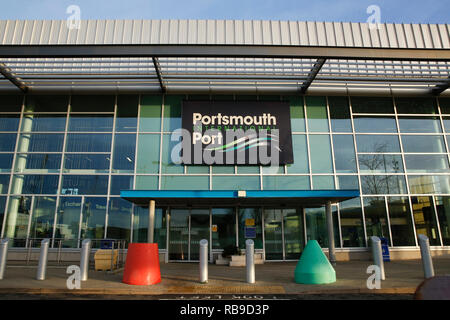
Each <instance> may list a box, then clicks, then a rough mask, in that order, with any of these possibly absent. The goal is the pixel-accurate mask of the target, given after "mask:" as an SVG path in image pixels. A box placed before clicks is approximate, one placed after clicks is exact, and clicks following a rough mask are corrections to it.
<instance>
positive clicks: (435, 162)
mask: <svg viewBox="0 0 450 320" xmlns="http://www.w3.org/2000/svg"><path fill="white" fill-rule="evenodd" d="M405 163H406V171H407V172H427V173H432V172H449V169H450V168H449V164H448V157H447V155H441V154H436V155H435V154H427V155H423V154H414V155H405Z"/></svg>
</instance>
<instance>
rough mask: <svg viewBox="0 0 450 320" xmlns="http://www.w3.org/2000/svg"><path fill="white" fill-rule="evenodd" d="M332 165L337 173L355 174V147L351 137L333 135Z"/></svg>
mask: <svg viewBox="0 0 450 320" xmlns="http://www.w3.org/2000/svg"><path fill="white" fill-rule="evenodd" d="M333 150H334V163H335V167H336V172H337V173H353V172H356V158H355V147H354V145H353V136H351V135H341V134H339V135H337V134H335V135H333Z"/></svg>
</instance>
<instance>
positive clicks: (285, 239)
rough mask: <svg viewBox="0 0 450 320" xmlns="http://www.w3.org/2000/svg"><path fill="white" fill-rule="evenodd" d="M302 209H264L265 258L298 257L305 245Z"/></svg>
mask: <svg viewBox="0 0 450 320" xmlns="http://www.w3.org/2000/svg"><path fill="white" fill-rule="evenodd" d="M302 211H303V210H302V209H269V208H265V209H264V252H265V259H266V260H292V259H298V258H300V255H301V253H302V251H303V247H304V246H305V241H304V239H305V238H304V234H303V230H304V228H303V213H302Z"/></svg>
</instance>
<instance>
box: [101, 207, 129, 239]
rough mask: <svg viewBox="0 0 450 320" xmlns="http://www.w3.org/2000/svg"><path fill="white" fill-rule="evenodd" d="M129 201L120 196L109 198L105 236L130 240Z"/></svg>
mask: <svg viewBox="0 0 450 320" xmlns="http://www.w3.org/2000/svg"><path fill="white" fill-rule="evenodd" d="M131 208H132V204H131V202H129V201H127V200H124V199H121V198H111V199H110V200H109V210H108V229H107V231H106V238H108V239H122V240H127V241H130V235H131Z"/></svg>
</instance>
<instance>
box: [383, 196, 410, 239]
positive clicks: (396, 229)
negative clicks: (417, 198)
mask: <svg viewBox="0 0 450 320" xmlns="http://www.w3.org/2000/svg"><path fill="white" fill-rule="evenodd" d="M387 199H388V207H389V220H390V223H391V232H392V243H393V245H394V246H397V247H401V246H415V245H416V242H415V239H414V230H413V223H412V220H411V210H410V208H409V201H408V197H388V198H387Z"/></svg>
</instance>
